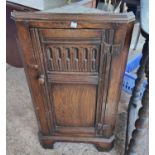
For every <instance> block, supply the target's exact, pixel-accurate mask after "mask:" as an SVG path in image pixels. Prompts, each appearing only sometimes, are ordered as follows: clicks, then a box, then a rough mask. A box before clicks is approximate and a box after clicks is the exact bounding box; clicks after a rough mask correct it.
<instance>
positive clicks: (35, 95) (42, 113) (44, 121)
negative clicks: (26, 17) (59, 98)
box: [16, 21, 50, 135]
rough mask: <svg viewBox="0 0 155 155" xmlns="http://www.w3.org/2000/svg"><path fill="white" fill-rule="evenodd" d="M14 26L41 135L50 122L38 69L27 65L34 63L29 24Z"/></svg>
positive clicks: (48, 130) (45, 133)
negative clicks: (39, 81)
mask: <svg viewBox="0 0 155 155" xmlns="http://www.w3.org/2000/svg"><path fill="white" fill-rule="evenodd" d="M16 27H17V30H18V38H19V41H20V45H21V50H22V52H21V55H22V59H23V62H24V69H25V74H26V78H27V82H28V86H29V89H30V93H31V97H32V100H33V105H34V109H35V113H36V116H37V120H38V124H39V130H40V132H41V133H42V134H43V135H49V134H50V124H49V122H48V112H47V111H46V108H45V104H46V103H45V100H44V95H43V89H42V86H41V85H39V83H38V76H39V75H38V71H37V70H35V69H33V68H31V67H28V66H30V65H34V64H35V61H34V59H33V47H32V42H31V39H30V33H29V26H28V24H24V23H23V22H19V21H18V22H16ZM36 90H37V91H36Z"/></svg>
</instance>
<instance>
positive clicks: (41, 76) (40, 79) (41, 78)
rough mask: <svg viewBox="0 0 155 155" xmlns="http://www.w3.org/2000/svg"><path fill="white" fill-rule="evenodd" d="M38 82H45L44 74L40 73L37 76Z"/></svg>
mask: <svg viewBox="0 0 155 155" xmlns="http://www.w3.org/2000/svg"><path fill="white" fill-rule="evenodd" d="M38 82H39V84H41V85H42V84H44V83H45V76H44V75H43V74H41V75H40V76H39V78H38Z"/></svg>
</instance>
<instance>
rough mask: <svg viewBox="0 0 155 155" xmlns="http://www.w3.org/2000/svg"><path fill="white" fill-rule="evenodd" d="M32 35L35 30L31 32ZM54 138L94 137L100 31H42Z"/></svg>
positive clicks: (41, 42)
mask: <svg viewBox="0 0 155 155" xmlns="http://www.w3.org/2000/svg"><path fill="white" fill-rule="evenodd" d="M31 31H32V33H33V32H34V30H33V29H32V30H31ZM37 33H38V34H39V37H40V46H41V47H42V54H43V59H44V65H45V66H44V67H45V70H46V76H47V82H48V91H49V96H50V104H51V106H52V108H53V111H54V113H53V118H54V119H55V120H54V126H55V134H57V133H58V132H59V133H64V132H66V133H67V132H71V131H72V132H73V134H78V133H79V129H80V131H81V133H82V132H85V134H88V133H87V132H86V131H88V132H90V133H91V134H92V133H93V134H95V126H96V125H95V123H96V106H97V91H98V71H99V53H100V47H101V31H100V30H93V29H81V30H74V29H39V30H37Z"/></svg>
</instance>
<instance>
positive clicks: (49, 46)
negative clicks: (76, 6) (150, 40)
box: [12, 12, 134, 149]
mask: <svg viewBox="0 0 155 155" xmlns="http://www.w3.org/2000/svg"><path fill="white" fill-rule="evenodd" d="M12 16H13V18H14V19H15V20H16V25H17V29H18V35H19V39H20V44H21V47H22V56H23V60H24V68H25V73H26V75H27V80H28V83H29V88H30V91H31V95H32V98H33V101H34V107H35V110H36V115H37V118H38V123H39V127H40V128H39V138H40V142H41V144H42V145H43V146H44V147H45V148H52V146H53V143H54V142H56V141H71V142H88V143H93V144H95V145H96V146H97V147H98V148H101V149H110V148H111V147H112V146H113V141H114V135H113V131H114V126H115V120H116V114H117V105H118V102H119V98H120V90H121V84H122V79H123V74H124V69H125V64H126V61H127V55H128V49H129V44H130V39H131V34H132V29H133V24H134V16H133V15H132V14H131V13H129V14H124V15H123V14H122V15H104V14H99V15H98V14H91V15H90V14H68V15H67V16H66V15H65V14H50V13H46V14H44V13H34V14H31V13H28V14H24V13H16V12H14V13H13V14H12ZM38 17H39V18H38ZM72 21H74V22H77V28H71V27H70V24H71V22H72Z"/></svg>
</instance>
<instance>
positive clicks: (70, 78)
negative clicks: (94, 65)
mask: <svg viewBox="0 0 155 155" xmlns="http://www.w3.org/2000/svg"><path fill="white" fill-rule="evenodd" d="M47 78H48V82H51V83H76V84H95V85H97V84H98V73H93V74H92V73H81V72H76V73H75V72H69V73H67V72H49V73H48V74H47Z"/></svg>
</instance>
